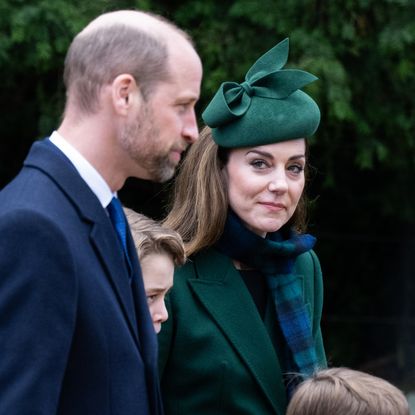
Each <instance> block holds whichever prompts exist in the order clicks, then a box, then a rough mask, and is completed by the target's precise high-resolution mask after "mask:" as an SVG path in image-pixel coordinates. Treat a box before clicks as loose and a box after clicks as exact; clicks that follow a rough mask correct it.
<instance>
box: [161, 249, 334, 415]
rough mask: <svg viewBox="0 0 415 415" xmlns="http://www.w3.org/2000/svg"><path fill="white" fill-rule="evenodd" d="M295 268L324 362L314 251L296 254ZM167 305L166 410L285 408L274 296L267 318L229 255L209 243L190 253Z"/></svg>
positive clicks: (205, 414)
mask: <svg viewBox="0 0 415 415" xmlns="http://www.w3.org/2000/svg"><path fill="white" fill-rule="evenodd" d="M296 273H297V274H298V282H299V284H302V287H303V293H304V300H305V303H306V304H308V306H309V311H310V317H311V323H312V327H313V335H314V339H315V342H316V346H317V356H318V358H319V362H320V364H321V365H322V366H325V364H326V361H325V355H324V348H323V342H322V337H321V331H320V318H321V312H322V301H323V288H322V275H321V270H320V265H319V261H318V259H317V257H316V255H315V253H314V252H312V251H311V252H308V253H305V254H302V255H301V256H299V257H298V259H297V261H296ZM167 307H168V310H169V319H168V320H167V322H166V323H164V324H163V326H162V330H161V332H160V334H159V348H160V362H159V364H160V372H161V386H162V394H163V399H164V406H165V413H166V415H179V414H184V415H222V414H223V415H225V414H226V415H229V414H241V415H242V414H250V415H266V414H270V415H271V414H273V415H275V414H278V415H283V414H284V413H285V409H286V405H287V403H286V392H285V387H284V384H283V380H282V373H281V366H280V362H279V359H281V358H282V356H280V355H281V354H282V353H279V355H277V353H276V351H275V350H276V349H277V350H278V349H279V348H280V346H279V345H278V344H279V339H278V336H277V334H276V333H277V330H276V329H275V325H276V324H277V323H276V318H275V314H274V312H273V305H272V301H271V298H270V301H268V308H267V312H266V317H265V323H264V322H263V321H262V320H261V317H260V315H259V313H258V311H257V308H256V306H255V303H254V301H253V299H252V297H251V295H250V293H249V291H248V289H247V288H246V286H245V283H244V281H243V280H242V278H241V276H240V274H239V272H238V271H237V270H236V269H235V268H234V266H233V264H232V261H231V259H230V258H228V257H226V256H224V255H222V254H221V253H219V252H218V251H216V250H215V249H209V250H207V251H205V252H203V253H199V254H197V255H196V256H195V257H193V258H192V259H191V260H189V261H188V262H187V264H186V265H184V266H183V267H182V268H180V269H179V270H177V271H176V275H175V279H174V287H173V289H172V291H171V292H170V294H169V297H168V299H167ZM274 345H275V346H274Z"/></svg>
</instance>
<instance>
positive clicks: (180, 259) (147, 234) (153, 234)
mask: <svg viewBox="0 0 415 415" xmlns="http://www.w3.org/2000/svg"><path fill="white" fill-rule="evenodd" d="M124 212H125V215H126V217H127V220H128V224H129V225H130V229H131V233H132V236H133V239H134V245H135V247H136V249H137V253H138V257H139V259H140V260H142V259H143V258H145V257H146V256H147V255H149V254H153V253H157V254H164V253H166V254H168V255H169V256H170V257H171V258H172V260H173V263H174V265H175V266H180V265H183V264H184V263H185V261H186V256H185V252H184V246H183V241H182V238H181V237H180V235H179V234H178V233H177V232H175V231H173V230H172V229H169V228H167V227H166V226H162V225H161V224H160V223H159V222H157V221H155V220H153V219H151V218H149V217H147V216H145V215H142V214H140V213H137V212H135V211H134V210H132V209H128V208H124Z"/></svg>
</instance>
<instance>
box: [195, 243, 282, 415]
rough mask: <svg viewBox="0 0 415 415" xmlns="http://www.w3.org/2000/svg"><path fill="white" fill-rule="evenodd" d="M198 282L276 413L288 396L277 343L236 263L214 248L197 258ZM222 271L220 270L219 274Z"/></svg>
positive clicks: (208, 305) (203, 299)
mask: <svg viewBox="0 0 415 415" xmlns="http://www.w3.org/2000/svg"><path fill="white" fill-rule="evenodd" d="M194 265H195V268H196V272H197V276H198V278H197V279H190V280H189V284H190V286H191V288H192V290H193V292H194V293H195V295H196V296H197V297H198V298H199V300H200V301H201V302H202V304H203V305H204V307H205V308H206V309H207V310H208V312H209V313H210V314H211V316H212V318H213V319H214V320H215V321H216V323H217V324H218V326H219V327H220V328H221V329H222V330H223V333H224V334H225V336H226V337H227V338H228V340H229V342H230V343H231V344H232V346H233V347H234V348H235V350H236V351H237V353H238V354H239V355H240V357H241V359H242V361H243V362H244V363H245V365H246V366H247V368H248V370H249V371H250V372H251V373H252V375H253V377H254V379H255V381H256V382H257V383H258V385H259V387H260V388H261V390H262V391H263V392H264V394H265V396H266V398H267V399H268V400H269V402H270V403H271V405H272V406H273V408H274V410H275V412H276V413H278V409H277V408H278V407H281V402H277V399H281V397H285V394H286V392H285V388H284V386H283V385H282V383H281V382H280V379H281V377H282V373H281V367H280V365H279V360H278V357H277V355H276V352H275V349H274V346H273V343H272V341H271V338H270V336H269V334H268V332H267V329H266V327H265V325H264V323H263V322H262V320H261V318H260V316H259V314H258V312H257V311H256V308H255V307H256V306H255V304H254V302H253V301H252V298H251V296H250V293H249V291H248V290H247V288H246V286H245V284H244V282H243V280H242V278H241V277H240V274H239V273H238V271H237V270H236V269H235V268H234V266H233V264H232V261H231V260H230V259H229V258H228V257H226V256H224V255H222V254H221V253H219V252H217V251H216V250H214V249H210V250H208V251H206V252H204V253H203V255H199V256H196V257H195V258H194ZM218 270H220V271H218ZM241 321H243V324H241Z"/></svg>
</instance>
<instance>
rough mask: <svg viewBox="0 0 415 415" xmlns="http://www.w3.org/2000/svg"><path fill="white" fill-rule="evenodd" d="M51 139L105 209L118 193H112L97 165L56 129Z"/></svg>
mask: <svg viewBox="0 0 415 415" xmlns="http://www.w3.org/2000/svg"><path fill="white" fill-rule="evenodd" d="M49 140H50V141H51V142H52V143H53V144H54V145H55V146H56V147H58V148H59V150H60V151H62V153H63V154H65V156H66V157H68V159H69V160H70V161H71V163H72V164H73V165H74V167H75V169H76V170H77V171H78V173H79V175H80V176H81V177H82V179H83V180H84V181H85V183H86V184H87V185H88V186H89V188H90V189H91V190H92V191H93V192H94V194H95V195H96V197H97V198H98V200H99V201H100V203H101V205H102V207H103V208H104V209H105V208H106V207H107V206H108V205H109V203H110V202H111V199H112V198H113V197H114V196H115V197H116V196H117V195H116V193H112V192H111V189H110V187H109V186H108V184H107V182H106V181H105V180H104V178H103V177H102V176H101V175H100V174H99V173H98V171H97V170H96V169H95V167H93V166H92V164H91V163H90V162H89V161H88V160H87V159H86V158H85V157H84V156H83V155H82V154H81V153H80V152H79V151H78V150H77V149H76V148H75V147H73V146H72V145H71V144H69V143H68V142H67V141H66V140H65V138H64V137H62V135H60V134H59V133H58V132H57V131H54V132H53V133H52V135H51V136H50V137H49Z"/></svg>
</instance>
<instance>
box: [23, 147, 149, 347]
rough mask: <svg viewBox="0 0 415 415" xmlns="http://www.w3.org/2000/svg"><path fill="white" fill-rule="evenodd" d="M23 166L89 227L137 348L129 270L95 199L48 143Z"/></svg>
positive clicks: (137, 339)
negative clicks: (44, 180) (46, 178)
mask: <svg viewBox="0 0 415 415" xmlns="http://www.w3.org/2000/svg"><path fill="white" fill-rule="evenodd" d="M24 165H25V167H31V168H36V169H39V170H41V171H42V172H43V173H44V174H46V175H47V176H49V178H50V179H51V180H52V181H53V182H54V183H55V184H56V185H57V186H58V187H59V188H60V189H61V191H62V192H63V193H64V194H65V195H66V197H67V198H68V200H69V201H70V202H71V203H72V205H73V206H74V208H75V209H76V210H77V212H78V214H79V216H80V218H81V220H82V221H83V222H84V223H85V224H86V225H89V226H90V240H91V244H92V245H93V247H94V249H95V250H96V252H97V255H98V257H99V258H100V260H101V262H102V264H103V266H104V269H105V270H106V275H107V277H108V279H109V281H110V284H111V285H112V287H113V289H114V292H115V294H116V297H117V299H118V301H119V302H120V305H121V308H122V310H123V313H124V315H125V318H126V320H127V321H128V325H129V327H130V331H131V333H132V335H133V337H134V340H135V342H136V344H137V347H139V346H140V341H139V338H138V333H137V321H136V318H135V311H134V301H133V297H132V294H131V287H130V283H129V279H128V270H127V267H126V264H125V261H124V260H123V257H122V255H120V253H119V252H118V250H117V249H114V246H115V245H116V243H117V242H116V241H117V236H116V233H115V231H114V229H113V226H112V224H111V221H110V219H109V217H108V215H107V214H106V212H105V210H104V209H103V207H102V205H101V204H100V202H99V200H98V198H97V197H96V196H95V194H94V193H93V192H92V191H91V190H90V188H89V187H88V186H87V185H86V183H85V182H84V181H83V179H82V178H81V177H80V175H79V174H78V172H77V171H76V169H75V168H74V166H73V165H72V163H71V162H70V161H69V160H68V158H67V157H66V156H64V155H63V153H62V152H61V151H60V150H59V149H58V148H57V147H56V146H54V145H53V144H52V143H50V142H49V141H46V140H44V141H40V142H36V143H35V144H33V146H32V148H31V151H30V153H29V155H28V157H27V158H26V160H25V162H24ZM137 266H138V261H137V260H135V272H138V273H139V270H137ZM150 323H151V321H150Z"/></svg>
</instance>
